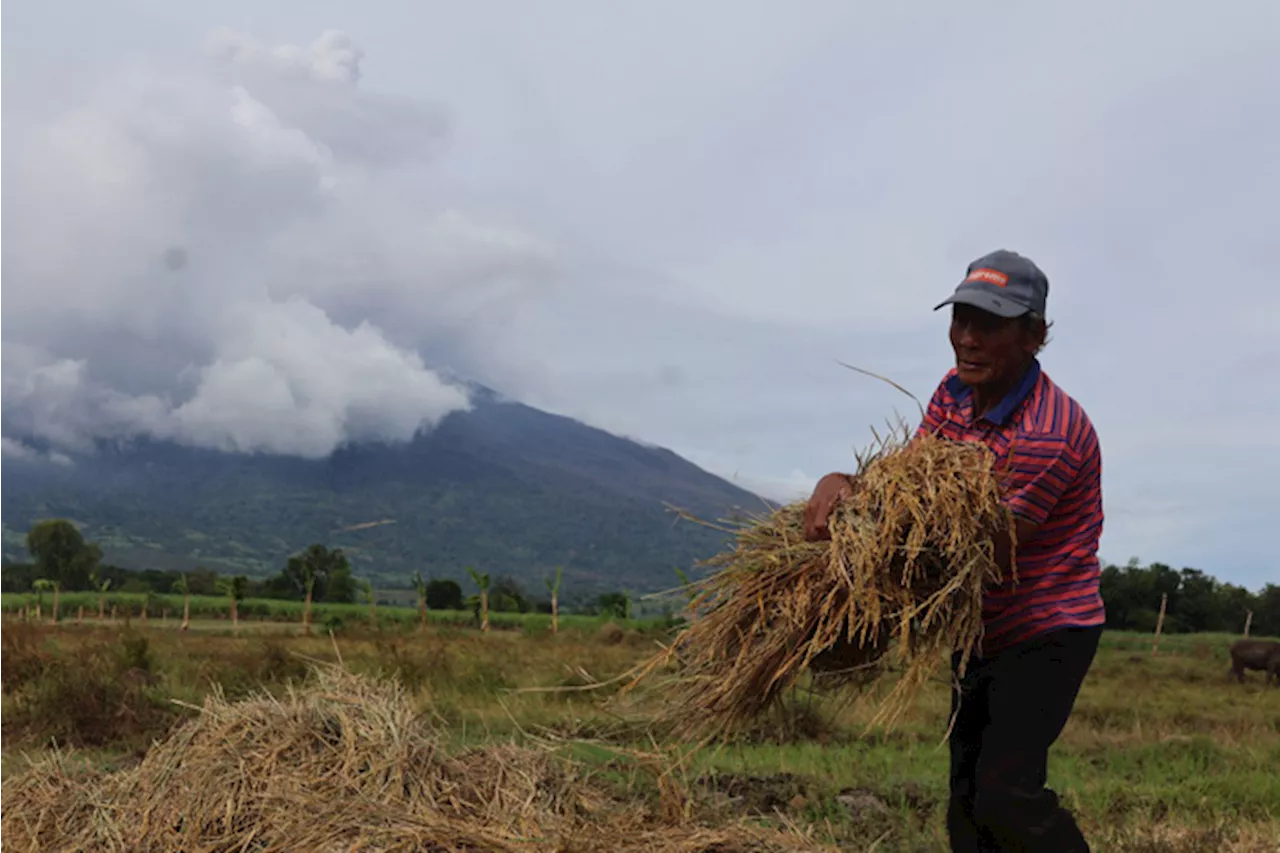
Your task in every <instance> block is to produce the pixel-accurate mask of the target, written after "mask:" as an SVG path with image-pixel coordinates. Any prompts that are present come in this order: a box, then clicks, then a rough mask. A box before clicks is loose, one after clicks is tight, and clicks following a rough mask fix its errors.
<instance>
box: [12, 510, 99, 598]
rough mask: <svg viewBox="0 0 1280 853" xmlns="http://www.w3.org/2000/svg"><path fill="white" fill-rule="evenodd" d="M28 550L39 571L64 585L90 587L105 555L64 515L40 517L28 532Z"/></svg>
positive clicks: (64, 587) (47, 578)
mask: <svg viewBox="0 0 1280 853" xmlns="http://www.w3.org/2000/svg"><path fill="white" fill-rule="evenodd" d="M27 550H28V551H30V552H31V556H32V557H34V558H35V561H36V565H37V566H38V567H39V569H40V574H41V576H42V577H43V578H45V579H46V580H51V581H57V582H58V583H59V584H61V586H62V588H63V589H69V590H77V589H88V588H89V582H90V580H89V579H90V577H91V576H92V575H93V572H94V570H95V569H96V568H97V566H98V562H99V561H100V560H101V559H102V551H101V549H99V548H98V546H97V545H92V544H87V543H86V542H85V541H84V536H82V535H81V533H80V531H79V529H78V528H77V527H76V526H75V525H74V524H72V523H71V522H70V521H67V520H66V519H61V518H55V519H49V520H47V521H38V522H36V523H35V524H33V525H32V526H31V529H30V530H29V531H28V532H27Z"/></svg>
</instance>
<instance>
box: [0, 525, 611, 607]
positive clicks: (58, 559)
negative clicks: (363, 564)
mask: <svg viewBox="0 0 1280 853" xmlns="http://www.w3.org/2000/svg"><path fill="white" fill-rule="evenodd" d="M26 545H27V550H28V552H30V554H31V556H32V562H30V563H12V564H7V565H5V566H4V571H3V573H2V574H0V591H3V592H16V593H26V592H32V591H39V590H41V589H58V590H61V591H64V592H80V591H90V592H98V593H100V594H105V593H107V592H108V591H113V592H121V593H141V594H146V593H152V594H156V595H184V596H190V595H207V596H218V595H223V596H227V597H228V598H229V599H230V601H231V602H232V606H233V607H234V603H235V602H237V601H242V600H244V599H246V598H265V599H277V600H293V601H304V602H306V603H307V605H308V607H309V606H310V604H311V603H313V602H314V603H326V604H351V603H355V602H357V601H359V600H361V599H363V600H364V601H365V602H367V603H368V604H370V605H371V606H372V605H374V604H376V603H377V602H375V601H374V597H375V592H374V590H373V587H372V585H371V584H370V583H369V581H367V580H364V579H361V578H357V577H356V576H355V575H354V574H353V573H352V569H351V563H350V561H349V560H348V558H347V556H346V554H344V553H343V551H342V549H340V548H332V549H331V548H329V547H327V546H325V545H323V544H320V543H315V544H312V545H309V546H307V548H305V549H304V550H302V551H300V552H299V553H297V554H294V555H292V556H290V557H289V559H288V560H287V561H286V563H285V566H284V568H283V569H281V570H280V572H279V573H278V574H275V575H271V576H269V577H267V578H250V577H248V576H246V575H231V576H227V575H220V574H219V573H218V572H216V571H214V570H212V569H208V568H200V567H198V568H196V569H195V570H193V571H189V572H179V571H171V570H163V569H128V568H123V567H121V566H114V565H111V564H108V563H103V562H102V550H101V548H100V547H99V546H98V545H97V544H96V543H93V542H88V541H86V540H85V539H84V536H83V535H82V534H81V532H80V530H79V529H78V528H77V527H76V526H75V525H74V524H72V523H71V522H70V521H67V520H65V519H51V520H47V521H40V522H37V523H36V524H34V525H33V526H32V527H31V529H30V530H29V531H28V533H27V537H26ZM467 572H468V573H469V574H470V576H471V579H472V581H473V582H474V584H475V586H476V592H475V593H474V594H471V595H466V594H464V591H463V589H462V586H461V585H460V584H459V583H458V582H457V581H454V580H452V579H449V578H432V579H423V578H422V576H421V575H420V574H417V575H415V576H414V579H413V587H412V588H413V590H414V591H415V592H416V593H417V598H418V604H419V607H420V609H424V610H425V609H431V610H473V611H475V612H476V614H477V617H478V618H481V619H482V620H483V621H484V622H485V623H487V621H488V620H487V615H488V613H489V612H490V611H493V612H497V613H549V614H551V615H552V616H553V618H554V617H558V615H559V611H560V607H559V591H560V583H561V572H560V570H558V569H557V571H556V574H555V576H554V577H553V578H547V579H546V589H547V596H546V597H545V598H543V597H535V596H533V595H530V594H529V593H527V592H526V591H525V590H524V589H523V588H522V587H521V585H520V584H519V583H518V582H517V581H516V580H515V579H514V578H512V577H510V576H507V575H500V576H498V577H496V578H491V577H490V575H489V574H488V573H481V572H478V571H476V570H475V569H474V568H468V569H467ZM574 612H576V613H583V614H590V615H598V614H603V615H616V616H617V617H618V618H630V616H631V597H630V595H629V594H628V593H626V592H613V593H606V594H604V595H601V596H599V597H598V598H597V599H595V600H594V601H590V602H586V603H584V604H580V605H579V606H577V607H575V608H574Z"/></svg>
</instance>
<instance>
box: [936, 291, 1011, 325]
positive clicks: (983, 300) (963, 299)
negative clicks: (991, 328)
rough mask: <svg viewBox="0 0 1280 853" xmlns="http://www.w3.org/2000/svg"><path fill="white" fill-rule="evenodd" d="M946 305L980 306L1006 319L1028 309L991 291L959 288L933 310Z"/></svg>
mask: <svg viewBox="0 0 1280 853" xmlns="http://www.w3.org/2000/svg"><path fill="white" fill-rule="evenodd" d="M947 305H972V306H973V307H974V308H981V309H982V310H983V311H989V312H991V313H992V314H995V315H996V316H997V317H1004V318H1005V319H1006V320H1008V319H1012V318H1014V317H1021V316H1022V315H1023V314H1026V313H1027V312H1028V311H1030V310H1031V309H1030V308H1027V307H1026V306H1025V305H1019V304H1018V303H1016V302H1014V301H1013V300H1012V299H1002V298H1000V297H999V296H996V295H995V294H992V293H987V292H986V291H983V290H976V289H975V290H961V291H957V292H956V293H954V294H952V295H951V298H950V299H946V300H944V301H943V302H941V303H939V304H938V305H937V306H936V307H935V308H934V309H933V310H934V311H937V310H938V309H939V308H942V307H945V306H947Z"/></svg>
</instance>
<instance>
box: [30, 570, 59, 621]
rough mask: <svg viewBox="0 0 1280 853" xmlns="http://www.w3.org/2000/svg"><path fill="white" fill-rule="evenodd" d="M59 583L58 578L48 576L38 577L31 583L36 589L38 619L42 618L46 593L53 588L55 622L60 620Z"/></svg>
mask: <svg viewBox="0 0 1280 853" xmlns="http://www.w3.org/2000/svg"><path fill="white" fill-rule="evenodd" d="M59 587H60V585H59V583H58V581H56V580H49V579H47V578H38V579H36V580H35V581H33V583H32V584H31V588H32V589H35V590H36V619H40V611H41V605H42V603H44V593H45V592H49V590H52V593H54V622H58V593H59Z"/></svg>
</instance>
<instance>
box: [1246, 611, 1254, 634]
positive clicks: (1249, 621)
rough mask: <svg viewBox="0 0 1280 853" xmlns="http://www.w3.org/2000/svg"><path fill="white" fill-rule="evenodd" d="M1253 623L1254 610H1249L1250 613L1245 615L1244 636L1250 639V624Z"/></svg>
mask: <svg viewBox="0 0 1280 853" xmlns="http://www.w3.org/2000/svg"><path fill="white" fill-rule="evenodd" d="M1252 624H1253V611H1252V610H1250V611H1249V615H1247V616H1245V617H1244V638H1245V639H1246V640H1247V639H1249V626H1250V625H1252Z"/></svg>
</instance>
